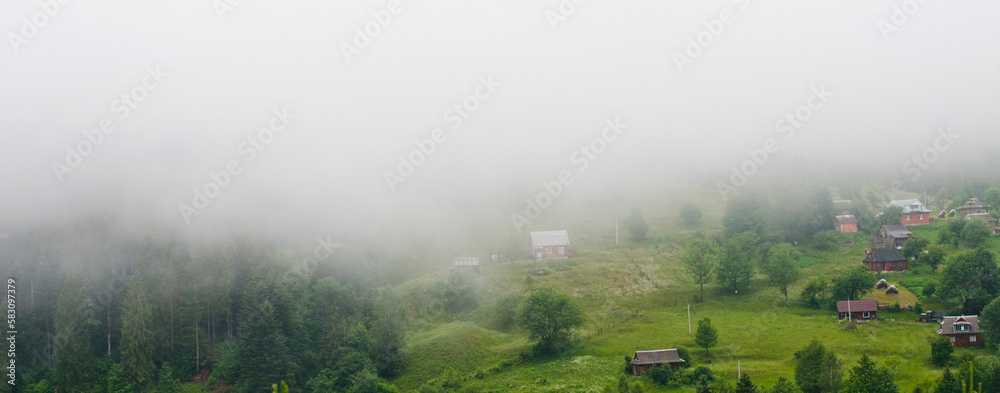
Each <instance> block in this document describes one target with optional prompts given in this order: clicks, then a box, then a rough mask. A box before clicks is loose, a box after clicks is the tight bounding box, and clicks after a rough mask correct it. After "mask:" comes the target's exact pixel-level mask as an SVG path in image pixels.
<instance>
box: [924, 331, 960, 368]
mask: <svg viewBox="0 0 1000 393" xmlns="http://www.w3.org/2000/svg"><path fill="white" fill-rule="evenodd" d="M928 341H930V344H931V363H934V365H936V366H939V367H943V366H947V365H948V362H950V361H951V354H952V352H955V347H953V346H952V345H951V340H949V339H948V337H944V336H937V337H933V338H931V339H930V340H928Z"/></svg>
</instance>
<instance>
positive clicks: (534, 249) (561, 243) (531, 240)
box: [528, 231, 569, 260]
mask: <svg viewBox="0 0 1000 393" xmlns="http://www.w3.org/2000/svg"><path fill="white" fill-rule="evenodd" d="M528 246H529V248H531V257H532V258H533V259H536V260H538V259H563V258H569V233H568V232H566V231H540V232H531V233H529V234H528Z"/></svg>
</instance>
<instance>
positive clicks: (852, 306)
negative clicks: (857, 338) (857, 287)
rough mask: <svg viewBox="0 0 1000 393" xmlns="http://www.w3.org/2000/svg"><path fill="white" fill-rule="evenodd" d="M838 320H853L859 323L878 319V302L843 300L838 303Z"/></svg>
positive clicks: (870, 300)
mask: <svg viewBox="0 0 1000 393" xmlns="http://www.w3.org/2000/svg"><path fill="white" fill-rule="evenodd" d="M837 313H838V314H839V315H838V319H844V318H847V317H848V315H850V317H851V318H853V319H856V320H858V321H867V320H869V319H877V318H878V302H877V301H875V300H872V299H866V300H851V301H850V302H848V301H846V300H841V301H839V302H837Z"/></svg>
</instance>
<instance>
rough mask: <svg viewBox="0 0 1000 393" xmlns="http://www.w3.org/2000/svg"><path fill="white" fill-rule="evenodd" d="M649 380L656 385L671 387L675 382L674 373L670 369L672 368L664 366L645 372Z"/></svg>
mask: <svg viewBox="0 0 1000 393" xmlns="http://www.w3.org/2000/svg"><path fill="white" fill-rule="evenodd" d="M643 374H645V375H646V376H648V377H649V379H652V380H653V382H654V383H656V384H657V385H660V386H669V385H670V383H671V382H673V380H674V372H673V370H671V369H670V366H667V365H664V366H660V367H653V368H651V369H648V370H646V372H644V373H643Z"/></svg>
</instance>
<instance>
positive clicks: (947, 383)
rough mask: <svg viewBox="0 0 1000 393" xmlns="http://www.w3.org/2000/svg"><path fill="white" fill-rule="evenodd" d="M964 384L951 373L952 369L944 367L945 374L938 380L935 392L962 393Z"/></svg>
mask: <svg viewBox="0 0 1000 393" xmlns="http://www.w3.org/2000/svg"><path fill="white" fill-rule="evenodd" d="M961 392H962V385H961V384H960V383H959V382H958V380H957V379H955V376H954V375H953V374H952V373H951V369H947V368H946V369H944V375H942V376H941V380H940V381H938V384H937V388H936V389H934V393H961Z"/></svg>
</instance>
